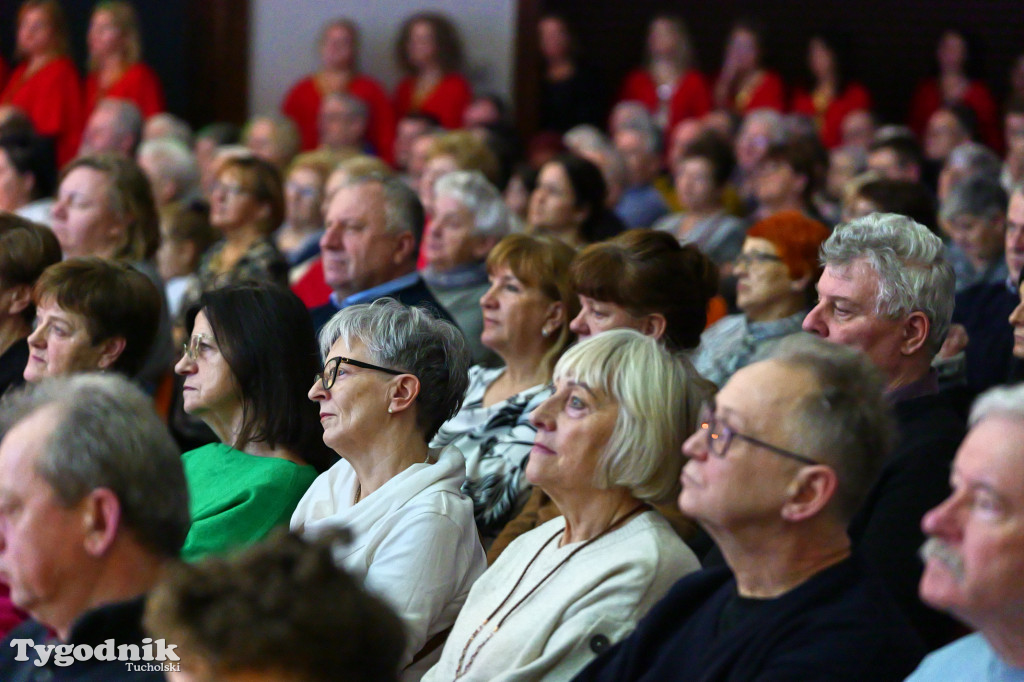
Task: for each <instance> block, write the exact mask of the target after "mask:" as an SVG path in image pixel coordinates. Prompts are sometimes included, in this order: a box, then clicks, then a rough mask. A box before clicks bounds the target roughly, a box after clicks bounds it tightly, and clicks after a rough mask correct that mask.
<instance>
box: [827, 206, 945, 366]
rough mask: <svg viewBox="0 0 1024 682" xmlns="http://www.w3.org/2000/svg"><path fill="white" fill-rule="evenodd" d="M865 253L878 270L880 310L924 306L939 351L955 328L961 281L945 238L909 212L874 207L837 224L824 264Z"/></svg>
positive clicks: (840, 263)
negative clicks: (876, 210) (957, 288)
mask: <svg viewBox="0 0 1024 682" xmlns="http://www.w3.org/2000/svg"><path fill="white" fill-rule="evenodd" d="M861 259H863V260H865V261H866V262H867V263H868V265H870V266H871V267H872V269H874V271H875V273H876V274H877V275H878V294H877V297H876V300H875V313H876V314H878V315H880V316H882V317H887V318H889V319H898V318H900V317H904V316H906V315H909V314H910V313H912V312H916V311H920V312H923V313H924V314H925V316H926V317H927V318H928V322H929V330H928V347H929V349H930V350H931V352H932V353H933V354H934V353H937V352H938V350H939V348H940V347H941V346H942V342H943V341H945V339H946V334H947V333H948V332H949V325H950V319H951V318H952V316H953V291H954V286H955V284H956V276H955V275H954V273H953V267H952V266H951V265H950V264H949V262H948V261H946V257H945V247H944V245H943V243H942V240H941V239H939V238H938V237H937V236H936V235H935V234H933V233H932V232H931V231H930V230H929V229H928V228H927V227H925V226H924V225H922V224H920V223H918V222H915V221H914V220H912V219H911V218H908V217H907V216H903V215H897V214H895V213H871V214H869V215H866V216H864V217H863V218H858V219H857V220H852V221H850V222H849V223H847V224H845V225H840V226H839V227H837V228H836V230H835V232H833V233H832V236H831V237H829V238H828V240H827V241H826V242H825V243H824V244H823V245H822V247H821V265H822V267H830V266H831V267H844V266H846V265H849V264H850V263H852V262H854V261H857V260H861Z"/></svg>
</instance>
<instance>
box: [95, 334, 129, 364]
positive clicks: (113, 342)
mask: <svg viewBox="0 0 1024 682" xmlns="http://www.w3.org/2000/svg"><path fill="white" fill-rule="evenodd" d="M127 345H128V342H127V341H126V340H125V338H124V337H123V336H112V337H110V338H109V339H107V340H106V341H104V342H103V343H101V344H100V358H99V363H98V364H99V368H100V369H110V368H111V367H113V366H114V363H116V362H117V359H118V358H119V357H121V353H123V352H124V349H125V347H127Z"/></svg>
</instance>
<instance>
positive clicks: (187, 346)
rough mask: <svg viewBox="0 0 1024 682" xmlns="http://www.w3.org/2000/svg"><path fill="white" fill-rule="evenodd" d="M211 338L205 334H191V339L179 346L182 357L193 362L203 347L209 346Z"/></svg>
mask: <svg viewBox="0 0 1024 682" xmlns="http://www.w3.org/2000/svg"><path fill="white" fill-rule="evenodd" d="M212 340H213V337H211V336H209V335H207V334H193V335H192V338H190V339H189V340H188V342H186V343H183V344H181V352H182V355H185V356H187V357H188V359H189V360H191V361H192V362H195V360H196V358H197V357H199V352H200V350H202V347H203V346H204V345H210V342H211V341H212Z"/></svg>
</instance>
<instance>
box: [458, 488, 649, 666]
mask: <svg viewBox="0 0 1024 682" xmlns="http://www.w3.org/2000/svg"><path fill="white" fill-rule="evenodd" d="M645 507H647V503H645V502H641V503H640V504H638V505H636V506H635V507H633V508H632V509H630V510H629V511H628V512H626V513H625V514H624V515H622V516H621V517H620V518H618V519H616V520H614V521H613V522H612V523H611V524H609V526H608V527H607V528H605V529H604V530H602V531H601V532H600V533H598V534H597V535H595V536H594V537H592V538H590V539H589V540H587V541H586V542H583V543H581V544H580V546H579V547H577V548H576V549H574V550H573V551H571V552H569V554H567V555H566V557H565V558H564V559H562V560H561V561H559V562H558V563H557V564H555V566H554V568H552V569H551V570H550V571H548V572H547V574H546V575H545V576H544V577H543V578H541V579H540V582H538V583H537V584H536V585H534V586H533V587H531V588H530V590H529V591H528V592H527V593H526V594H524V595H523V596H522V598H521V599H520V600H519V601H517V602H516V603H515V604H513V605H512V607H511V608H510V609H509V610H508V612H506V613H505V615H504V616H502V617H501V619H500V620H499V621H498V622H497V623H495V624H494V627H493V628H491V629H490V631H489V632H488V633H487V636H486V637H485V638H484V640H483V641H482V642H480V644H479V645H478V646H477V647H476V649H474V650H473V654H472V655H471V656H470V657H469V660H468V661H467V660H466V654H467V653H469V647H470V645H472V644H473V640H475V639H476V638H477V635H479V634H480V633H481V632H482V631H483V629H484V628H485V627H487V624H488V623H489V622H490V621H491V619H493V618H494V617H495V616H496V615H498V612H499V611H501V609H502V607H504V606H505V604H507V603H508V601H509V599H511V598H512V595H513V594H515V593H516V590H517V589H519V585H520V584H521V583H522V582H523V579H524V578H526V574H527V573H529V572H530V567H531V566H533V563H534V562H535V561H537V559H538V558H539V557H540V555H541V554H543V552H544V550H545V549H546V548H547V546H548V545H550V544H551V542H552V541H553V540H554V539H555V538H557V537H558V536H559V535H562V534H563V533H564V531H562V530H559V531H557V532H556V533H555V534H554V535H552V536H551V537H550V538H548V539H547V540H546V541H545V542H544V544H543V545H541V546H540V549H538V550H537V553H536V554H534V555H533V558H532V559H530V561H529V563H527V564H526V568H525V569H523V572H522V574H521V575H520V576H519V579H518V580H516V584H515V585H513V586H512V589H511V590H510V591H509V593H508V594H507V595H505V598H504V599H502V600H501V603H500V604H498V606H497V607H496V608H495V609H494V610H493V611H491V615H489V616H487V618H484V622H483V623H480V627H478V628H477V629H476V630H474V631H473V634H472V635H470V636H469V639H468V640H466V645H465V646H464V647H462V654H461V655H460V656H459V665H458V666H457V667H456V669H455V679H459V678H460V677H462V676H464V675H465V674H466V673H467V672H469V668H470V666H471V665H473V661H475V660H476V656H477V654H479V653H480V650H481V649H483V648H484V646H486V644H487V643H488V642H489V641H491V637H493V636H494V634H495V633H496V632H497V631H498V630H499V629H500V628H501V626H502V625H504V624H505V621H506V620H507V619H508V617H509V616H511V615H512V613H514V612H515V610H516V609H518V608H519V607H520V606H521V605H522V604H523V602H525V601H526V600H527V599H529V598H530V596H531V595H532V594H533V593H534V592H536V591H537V589H538V588H539V587H540V586H541V585H543V584H544V583H545V582H547V579H548V578H550V577H551V576H552V575H554V573H555V571H557V570H558V569H560V568H561V567H562V566H564V565H565V564H566V563H567V562H568V561H569V559H572V558H573V557H574V556H576V554H577V553H579V552H582V551H583V550H584V549H586V548H587V547H589V546H590V544H591V543H592V542H595V541H597V540H598V539H600V538H601V537H603V536H604V535H606V534H608V533H610V532H611V531H612V530H614V529H615V528H617V527H618V526H620V525H622V524H623V523H625V521H626V520H627V519H629V518H630V517H631V516H633V515H634V514H636V513H637V512H639V511H641V510H642V509H644V508H645Z"/></svg>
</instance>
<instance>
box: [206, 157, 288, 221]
mask: <svg viewBox="0 0 1024 682" xmlns="http://www.w3.org/2000/svg"><path fill="white" fill-rule="evenodd" d="M231 170H234V171H237V173H238V175H239V179H240V181H241V183H242V187H243V189H245V190H246V191H247V192H250V193H251V194H252V195H253V197H255V198H256V200H257V201H260V202H262V203H264V204H266V205H267V207H268V208H269V209H270V215H269V216H268V217H267V218H266V219H265V220H264V221H262V222H261V223H260V231H261V232H262V234H264V235H268V234H270V233H271V232H273V231H274V230H276V229H277V228H278V227H280V226H281V223H283V222H284V185H283V183H282V182H281V173H280V171H278V170H277V166H275V165H274V164H272V163H270V162H269V161H264V160H263V159H261V158H259V157H256V156H245V157H240V158H235V159H228V160H227V161H225V162H224V165H223V166H221V167H220V172H219V173H218V174H217V175H218V177H219V176H222V175H224V174H225V173H227V172H228V171H231Z"/></svg>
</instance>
